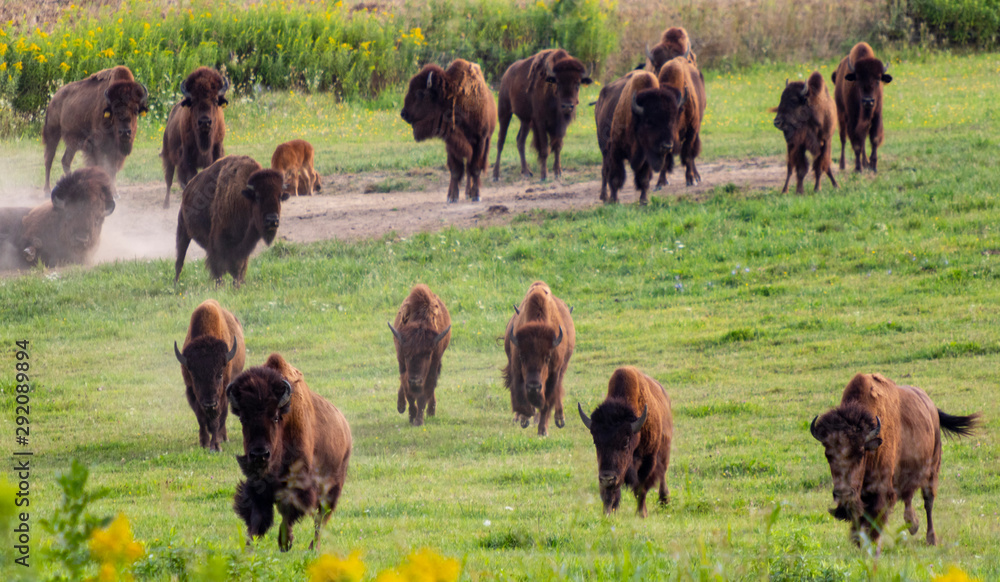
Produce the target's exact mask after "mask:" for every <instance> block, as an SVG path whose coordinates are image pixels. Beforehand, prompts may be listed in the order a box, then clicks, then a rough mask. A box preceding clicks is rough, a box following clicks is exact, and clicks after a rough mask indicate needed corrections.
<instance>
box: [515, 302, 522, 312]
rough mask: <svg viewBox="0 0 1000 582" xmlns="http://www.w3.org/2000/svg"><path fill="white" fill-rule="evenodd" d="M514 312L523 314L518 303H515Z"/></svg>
mask: <svg viewBox="0 0 1000 582" xmlns="http://www.w3.org/2000/svg"><path fill="white" fill-rule="evenodd" d="M514 314H515V315H521V310H520V309H518V308H517V303H515V304H514Z"/></svg>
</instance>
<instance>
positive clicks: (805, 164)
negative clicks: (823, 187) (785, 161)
mask: <svg viewBox="0 0 1000 582" xmlns="http://www.w3.org/2000/svg"><path fill="white" fill-rule="evenodd" d="M808 173H809V161H808V160H806V148H804V147H801V146H800V147H798V148H796V150H795V193H796V194H805V188H804V187H803V186H802V184H803V183H804V182H805V179H806V174H808Z"/></svg>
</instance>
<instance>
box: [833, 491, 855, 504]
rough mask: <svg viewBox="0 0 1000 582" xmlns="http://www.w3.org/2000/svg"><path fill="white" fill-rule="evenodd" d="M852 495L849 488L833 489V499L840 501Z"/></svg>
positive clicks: (852, 492)
mask: <svg viewBox="0 0 1000 582" xmlns="http://www.w3.org/2000/svg"><path fill="white" fill-rule="evenodd" d="M853 495H854V491H852V490H851V489H850V488H838V489H834V490H833V500H834V501H840V500H842V499H850V498H851V497H852V496H853Z"/></svg>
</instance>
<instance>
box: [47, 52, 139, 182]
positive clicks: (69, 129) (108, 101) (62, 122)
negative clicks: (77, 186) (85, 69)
mask: <svg viewBox="0 0 1000 582" xmlns="http://www.w3.org/2000/svg"><path fill="white" fill-rule="evenodd" d="M148 97H149V93H148V92H147V91H146V88H145V87H144V86H142V84H140V83H136V81H135V77H133V76H132V71H130V70H129V69H128V67H123V66H118V67H113V68H111V69H104V70H103V71H98V72H96V73H94V74H93V75H91V76H89V77H87V78H86V79H82V80H80V81H74V82H72V83H69V84H67V85H65V86H63V87H62V88H61V89H59V90H58V91H56V94H55V95H53V96H52V101H50V102H49V106H48V107H47V108H46V110H45V124H44V125H43V126H42V143H43V144H45V193H46V194H48V193H49V192H50V190H49V176H50V174H51V172H52V160H53V159H54V158H55V156H56V148H57V147H58V146H59V140H62V141H64V142H65V143H66V151H65V152H64V153H63V157H62V168H63V173H64V174H69V169H70V165H71V164H72V163H73V156H75V155H76V152H77V151H79V150H83V155H84V157H85V158H86V161H87V165H89V166H97V167H99V168H101V169H103V170H104V171H105V172H107V173H108V175H109V176H111V180H112V181H114V179H115V176H116V175H117V174H118V171H119V170H121V169H122V166H124V165H125V158H126V157H128V155H129V154H130V153H132V144H133V142H134V141H135V132H136V128H137V127H138V125H139V116H140V115H142V114H144V113H146V111H148V103H147V100H148Z"/></svg>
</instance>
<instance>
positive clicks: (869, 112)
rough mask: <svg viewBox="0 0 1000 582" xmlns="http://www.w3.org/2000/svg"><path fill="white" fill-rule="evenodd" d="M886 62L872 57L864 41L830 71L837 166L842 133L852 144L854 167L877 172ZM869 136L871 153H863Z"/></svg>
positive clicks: (881, 133) (841, 144)
mask: <svg viewBox="0 0 1000 582" xmlns="http://www.w3.org/2000/svg"><path fill="white" fill-rule="evenodd" d="M888 70H889V65H887V64H882V61H880V60H878V59H876V58H875V52H874V51H873V50H872V47H870V46H868V43H865V42H859V43H858V44H856V45H854V48H852V49H851V54H849V55H848V56H846V57H844V59H843V60H842V61H840V65H839V66H838V67H837V70H836V71H835V72H834V73H833V84H834V89H833V100H834V102H835V103H836V104H837V120H838V121H839V122H840V169H841V170H843V169H844V148H845V147H846V140H845V138H844V135H845V134H846V135H847V137H849V138H850V139H851V147H852V148H854V171H855V172H860V171H861V169H862V168H871V170H872V172H878V146H880V145H882V139H883V137H884V133H883V131H882V85H885V84H888V83H891V82H892V76H891V75H888V74H887V71H888ZM866 137H867V138H868V139H869V140H871V144H872V153H871V156H866V155H865V138H866Z"/></svg>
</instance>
